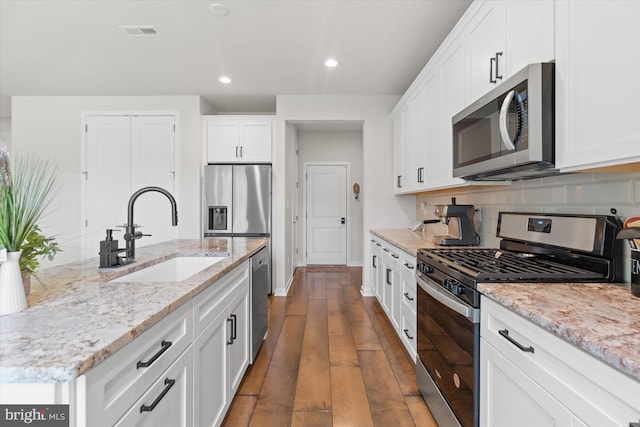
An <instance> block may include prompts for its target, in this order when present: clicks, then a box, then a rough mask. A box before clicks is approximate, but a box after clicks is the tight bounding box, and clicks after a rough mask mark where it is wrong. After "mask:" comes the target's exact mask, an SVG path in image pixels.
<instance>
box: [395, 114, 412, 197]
mask: <svg viewBox="0 0 640 427" xmlns="http://www.w3.org/2000/svg"><path fill="white" fill-rule="evenodd" d="M407 116H408V108H407V107H406V106H405V107H403V108H401V109H400V110H399V111H398V112H397V113H396V114H394V117H393V192H394V193H395V194H402V193H403V192H404V190H403V181H404V179H405V176H404V175H405V171H404V166H405V165H404V156H405V155H406V154H405V153H406V151H407V150H408V147H409V143H408V139H407V137H406V135H407V129H406V128H407V123H408V120H407Z"/></svg>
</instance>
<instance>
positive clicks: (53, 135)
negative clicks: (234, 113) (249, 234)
mask: <svg viewBox="0 0 640 427" xmlns="http://www.w3.org/2000/svg"><path fill="white" fill-rule="evenodd" d="M11 110H12V126H11V127H12V129H11V130H12V149H13V150H14V151H16V152H34V153H38V154H39V155H41V156H42V157H44V158H51V159H53V160H54V161H56V162H58V163H60V164H61V165H63V166H65V167H66V168H68V170H69V171H70V173H69V176H68V177H67V179H66V180H65V185H64V186H63V188H62V189H61V191H60V193H59V194H58V196H57V198H56V201H55V203H54V206H53V207H52V208H53V209H52V211H51V212H50V214H48V215H47V217H46V218H45V221H43V227H44V228H45V232H46V233H50V234H53V235H55V236H57V240H58V243H59V244H60V246H61V247H62V249H63V252H61V253H59V254H58V255H57V256H56V259H55V260H54V261H53V263H49V262H48V261H46V260H44V261H43V262H42V263H41V266H42V267H47V266H51V265H54V264H61V263H65V262H71V261H75V260H78V259H80V246H81V245H80V233H81V227H80V200H81V193H80V182H81V181H80V179H81V176H80V172H81V171H80V165H81V158H80V157H81V156H80V151H81V144H80V142H81V134H82V129H81V112H83V111H92V112H97V111H104V112H113V111H129V112H131V111H147V112H160V111H172V112H173V111H177V112H178V113H179V120H180V123H179V126H178V128H179V130H180V134H179V140H180V147H179V148H178V150H177V151H178V152H177V159H178V162H179V163H178V165H179V167H178V173H177V176H176V188H178V189H179V191H178V194H177V196H178V197H177V202H178V214H179V224H178V227H179V228H178V235H179V237H180V238H199V237H200V165H201V157H202V136H201V122H200V98H199V97H197V96H50V97H38V96H27V97H25V96H14V97H13V98H12V109H11ZM117 172H118V170H117V166H116V165H114V173H117ZM122 209H123V210H126V206H123V207H122Z"/></svg>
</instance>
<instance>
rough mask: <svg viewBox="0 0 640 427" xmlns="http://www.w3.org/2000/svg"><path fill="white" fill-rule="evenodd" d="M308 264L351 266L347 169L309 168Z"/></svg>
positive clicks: (339, 166) (333, 166) (307, 213)
mask: <svg viewBox="0 0 640 427" xmlns="http://www.w3.org/2000/svg"><path fill="white" fill-rule="evenodd" d="M305 176H306V219H307V227H306V228H307V233H306V237H307V238H306V246H307V248H306V253H307V264H322V265H346V264H347V224H346V220H347V166H346V165H306V173H305Z"/></svg>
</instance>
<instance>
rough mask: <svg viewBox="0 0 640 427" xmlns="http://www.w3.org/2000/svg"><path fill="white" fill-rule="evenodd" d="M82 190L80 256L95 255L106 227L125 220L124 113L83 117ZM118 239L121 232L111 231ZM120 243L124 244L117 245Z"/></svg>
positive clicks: (126, 138)
mask: <svg viewBox="0 0 640 427" xmlns="http://www.w3.org/2000/svg"><path fill="white" fill-rule="evenodd" d="M85 129H86V138H85V156H86V158H85V179H86V186H85V193H84V209H85V219H84V224H83V226H84V232H83V233H82V235H83V236H84V239H83V248H82V257H83V258H90V257H95V256H98V252H99V251H100V241H101V240H104V237H105V233H106V230H107V229H108V228H111V229H114V230H123V229H122V228H117V226H118V225H122V224H124V223H126V222H127V202H128V200H129V196H131V192H130V190H131V150H130V145H131V144H130V141H131V135H130V133H131V129H130V120H129V117H126V116H90V117H87V119H86V127H85ZM113 237H114V239H120V241H121V242H122V233H114V234H113ZM120 245H121V246H124V243H121V244H120Z"/></svg>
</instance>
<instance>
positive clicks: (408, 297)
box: [402, 276, 417, 316]
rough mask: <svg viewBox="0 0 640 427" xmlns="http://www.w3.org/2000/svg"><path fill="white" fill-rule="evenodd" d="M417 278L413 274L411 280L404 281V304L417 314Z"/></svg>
mask: <svg viewBox="0 0 640 427" xmlns="http://www.w3.org/2000/svg"><path fill="white" fill-rule="evenodd" d="M416 301H417V297H416V280H415V277H414V276H411V281H409V280H403V281H402V305H403V306H404V307H406V308H407V309H408V310H410V311H411V312H412V313H413V315H414V316H415V315H416Z"/></svg>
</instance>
